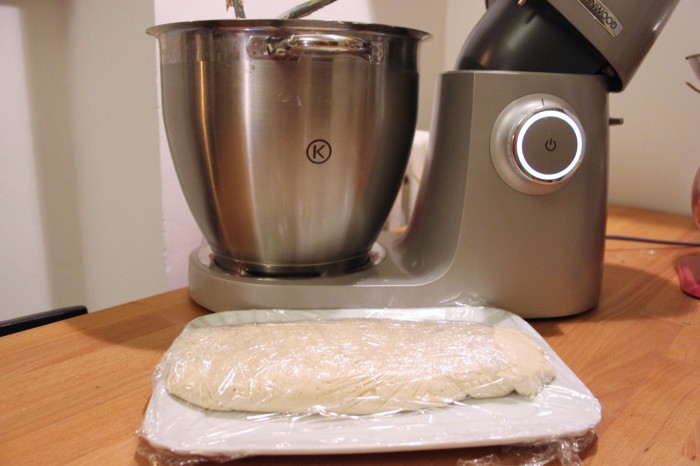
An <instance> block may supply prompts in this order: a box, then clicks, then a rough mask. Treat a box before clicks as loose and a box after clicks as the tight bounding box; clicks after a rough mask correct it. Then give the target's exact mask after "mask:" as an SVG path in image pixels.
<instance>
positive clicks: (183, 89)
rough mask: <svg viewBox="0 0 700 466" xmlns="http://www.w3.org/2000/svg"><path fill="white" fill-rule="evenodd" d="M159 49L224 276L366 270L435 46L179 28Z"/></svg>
mask: <svg viewBox="0 0 700 466" xmlns="http://www.w3.org/2000/svg"><path fill="white" fill-rule="evenodd" d="M148 32H149V33H150V34H152V35H154V36H156V37H157V38H158V40H159V45H160V56H161V81H162V83H161V85H162V98H163V117H164V120H165V127H166V131H167V136H168V141H169V144H170V149H171V152H172V156H173V160H174V163H175V168H176V171H177V174H178V177H179V180H180V184H181V186H182V189H183V191H184V194H185V197H186V199H187V202H188V204H189V207H190V209H191V211H192V213H193V215H194V217H195V219H196V221H197V223H198V225H199V227H200V229H201V230H202V233H203V234H204V236H205V237H206V239H207V241H208V243H209V244H210V246H211V248H212V250H213V251H214V255H215V260H216V262H217V264H219V266H221V267H223V268H224V269H226V270H229V271H239V270H245V271H248V272H251V273H260V274H272V275H287V274H289V275H309V274H310V275H324V274H328V273H334V272H341V271H344V270H346V269H353V268H356V267H360V266H362V265H363V264H364V263H365V262H366V261H368V260H369V251H370V249H371V247H372V244H373V243H374V241H375V240H376V238H377V236H378V235H379V232H380V230H381V227H382V225H383V223H384V221H385V219H386V216H387V215H388V213H389V210H390V209H391V206H392V203H393V200H394V198H395V197H396V194H397V192H398V189H399V187H400V184H401V180H402V177H403V173H404V170H405V166H406V163H407V158H408V155H409V152H410V147H411V141H412V138H413V134H414V129H415V124H416V113H417V90H418V73H417V66H416V62H417V49H418V44H419V41H420V39H421V38H423V37H425V36H426V34H424V33H422V32H420V31H414V30H409V29H403V28H392V27H388V26H379V25H357V24H353V23H337V22H325V21H307V20H290V21H282V20H246V21H239V20H229V21H202V22H192V23H178V24H170V25H164V26H157V27H154V28H151V29H149V30H148Z"/></svg>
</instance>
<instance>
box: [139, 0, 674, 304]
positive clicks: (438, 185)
mask: <svg viewBox="0 0 700 466" xmlns="http://www.w3.org/2000/svg"><path fill="white" fill-rule="evenodd" d="M677 2H678V0H663V1H654V2H633V1H630V0H606V1H605V2H602V1H598V0H526V1H523V0H520V1H517V0H494V1H489V2H487V11H486V14H485V16H484V17H483V18H482V20H481V21H480V22H479V24H478V25H477V26H476V28H475V29H474V31H473V32H472V33H471V34H470V36H469V37H468V39H467V41H466V43H465V45H464V47H463V49H462V51H461V53H460V57H459V60H458V66H457V68H458V70H456V71H450V72H446V73H444V74H442V75H441V76H440V77H439V79H438V82H437V90H436V103H435V109H434V117H433V123H432V128H431V132H430V138H431V143H430V159H429V161H428V163H427V166H426V171H425V173H424V175H423V177H422V182H421V188H420V193H419V196H418V201H417V204H416V207H415V210H414V213H413V215H412V217H411V220H410V223H409V225H408V227H407V229H406V231H405V232H402V233H392V232H387V231H384V232H381V234H380V230H381V227H382V224H383V222H384V220H385V219H386V216H387V214H388V212H389V210H390V208H391V205H392V203H393V201H394V198H395V197H396V194H397V192H398V189H399V187H400V184H401V179H402V176H403V172H404V170H405V167H406V162H407V158H408V154H409V151H410V141H411V138H412V136H413V131H414V129H415V111H416V108H415V107H416V104H415V100H416V96H415V93H416V86H417V72H416V67H415V61H416V48H417V44H418V42H419V40H420V39H421V38H422V37H424V34H423V33H420V32H419V31H412V30H408V29H402V28H390V27H386V26H377V25H357V24H351V23H331V22H321V21H306V20H296V21H287V22H286V21H278V20H271V21H255V20H252V21H238V20H231V21H210V22H196V23H179V24H173V25H165V26H158V27H155V28H152V29H151V30H149V32H150V33H151V34H153V35H155V36H157V37H158V38H159V42H160V46H161V65H162V66H161V72H162V85H163V112H164V118H165V125H166V130H167V133H168V139H169V142H170V146H171V151H172V153H173V158H174V160H175V167H176V170H177V172H178V176H179V178H180V182H181V185H182V187H183V190H184V192H185V195H186V197H187V200H188V203H189V205H190V208H191V210H192V211H193V214H194V216H195V219H196V220H197V222H198V225H199V226H200V228H201V229H202V231H203V233H204V235H205V237H206V239H207V242H208V243H209V245H208V246H206V247H203V248H201V249H199V250H197V251H195V252H194V253H193V254H192V255H191V257H190V292H191V296H192V298H193V299H194V300H195V301H197V302H198V303H200V304H201V305H203V306H204V307H206V308H207V309H210V310H213V311H221V310H234V309H279V308H284V309H324V308H392V307H401V308H410V307H435V306H441V305H442V306H445V305H455V304H460V303H465V302H467V303H473V302H474V301H475V299H476V300H478V301H479V302H485V303H488V304H490V305H493V306H496V307H500V308H503V309H506V310H508V311H511V312H514V313H516V314H519V315H521V316H523V317H554V316H563V315H569V314H575V313H579V312H582V311H585V310H588V309H591V308H593V307H595V306H596V304H597V303H598V300H599V294H600V287H601V279H602V259H603V247H604V237H605V221H606V204H607V183H608V181H607V180H608V125H609V116H608V92H610V91H620V90H622V89H623V88H624V87H625V86H626V85H627V83H628V82H629V80H630V79H631V77H632V75H633V74H634V73H635V71H636V69H637V68H638V66H639V65H640V63H641V61H642V59H643V58H644V56H645V55H646V53H647V52H648V50H649V49H650V47H651V45H652V43H653V41H654V40H655V38H656V37H657V35H658V33H659V32H660V30H661V28H662V27H663V25H664V24H665V23H666V21H667V19H668V17H669V15H670V14H671V12H672V11H673V9H674V8H675V6H676V4H677ZM378 66H383V67H385V68H386V69H384V70H383V71H379V69H378V68H376V67H378ZM314 67H316V68H314ZM382 72H383V73H386V75H385V76H380V75H379V73H382ZM358 96H359V97H358ZM319 115H324V116H323V118H321V119H317V120H314V118H318V116H319ZM231 122H238V123H241V122H242V124H237V125H233V124H230V123H231ZM261 128H262V129H261ZM378 154H379V156H378ZM334 163H335V165H334Z"/></svg>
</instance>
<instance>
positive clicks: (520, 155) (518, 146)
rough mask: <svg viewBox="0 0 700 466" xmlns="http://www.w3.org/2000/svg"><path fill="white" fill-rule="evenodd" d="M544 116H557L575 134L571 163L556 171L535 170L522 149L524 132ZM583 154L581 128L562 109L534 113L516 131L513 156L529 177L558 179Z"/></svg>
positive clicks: (573, 167)
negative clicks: (543, 171)
mask: <svg viewBox="0 0 700 466" xmlns="http://www.w3.org/2000/svg"><path fill="white" fill-rule="evenodd" d="M544 118H558V119H560V120H562V121H564V122H565V123H566V124H568V125H569V126H570V127H571V129H572V130H573V132H574V135H575V136H576V152H575V154H574V158H573V159H572V161H571V163H570V164H569V165H568V166H567V167H566V168H564V169H563V170H561V171H559V172H557V173H542V172H539V171H537V170H535V169H534V168H533V167H532V166H531V165H530V164H529V163H528V161H527V159H525V152H524V150H523V139H525V134H526V133H527V131H528V130H529V129H530V127H531V126H532V125H533V124H535V123H537V122H538V121H540V120H542V119H544ZM582 155H583V134H581V129H580V128H579V125H578V124H577V123H576V121H575V120H574V119H573V118H571V117H570V116H569V115H567V114H566V113H564V111H562V110H544V111H541V112H538V113H536V114H535V115H533V116H531V117H530V118H528V119H527V121H525V123H524V124H523V125H522V127H521V128H520V130H519V131H518V137H517V138H516V140H515V156H516V157H517V162H518V166H520V167H521V168H522V169H523V170H524V171H525V172H527V174H528V175H530V176H531V177H533V178H535V179H538V180H542V181H558V180H561V179H562V178H564V177H565V176H567V175H568V174H569V173H571V172H572V171H573V170H574V169H575V168H576V167H577V166H578V164H579V162H580V160H581V156H582Z"/></svg>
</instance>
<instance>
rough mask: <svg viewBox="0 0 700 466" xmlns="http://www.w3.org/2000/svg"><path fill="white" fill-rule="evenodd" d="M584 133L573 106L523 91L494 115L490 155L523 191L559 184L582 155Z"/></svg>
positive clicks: (545, 189) (554, 187) (538, 191)
mask: <svg viewBox="0 0 700 466" xmlns="http://www.w3.org/2000/svg"><path fill="white" fill-rule="evenodd" d="M584 150H585V134H584V131H583V128H582V126H581V123H580V122H579V120H578V118H577V117H576V114H575V113H574V111H573V110H572V109H571V107H570V106H569V105H568V104H567V103H566V102H564V101H563V100H562V99H560V98H557V97H555V96H551V95H547V94H536V95H530V96H526V97H523V98H521V99H518V100H516V101H515V102H513V103H512V104H510V105H509V106H508V107H506V109H505V110H504V111H503V112H502V113H501V115H500V116H499V117H498V120H497V121H496V125H495V126H494V130H493V133H492V137H491V158H492V160H493V163H494V166H495V168H496V171H497V172H498V174H499V175H500V176H501V178H502V179H503V181H505V182H506V183H507V184H508V185H510V186H511V187H512V188H514V189H517V190H518V191H521V192H524V193H526V194H547V193H550V192H553V191H556V190H557V189H560V188H561V187H562V186H563V185H564V184H565V183H566V182H567V181H568V180H569V179H570V178H571V177H572V176H573V175H574V174H575V173H576V170H578V168H579V166H580V165H581V162H582V160H583V157H584Z"/></svg>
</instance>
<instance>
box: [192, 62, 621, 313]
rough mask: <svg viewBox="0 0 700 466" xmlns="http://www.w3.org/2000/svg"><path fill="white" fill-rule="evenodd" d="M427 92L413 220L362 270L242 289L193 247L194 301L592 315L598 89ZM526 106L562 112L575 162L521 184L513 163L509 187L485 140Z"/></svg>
mask: <svg viewBox="0 0 700 466" xmlns="http://www.w3.org/2000/svg"><path fill="white" fill-rule="evenodd" d="M437 84H438V86H437V90H436V97H437V99H436V104H435V107H436V108H435V112H434V115H435V118H434V121H433V127H432V129H431V151H430V152H431V157H430V160H429V163H428V166H427V167H426V172H425V175H424V176H425V177H426V179H424V180H423V182H422V186H421V192H420V194H419V198H418V201H417V205H416V208H415V212H414V215H413V216H412V220H411V223H410V225H409V227H408V230H407V231H406V232H405V233H403V234H396V233H390V232H384V233H382V235H381V236H380V238H379V241H378V245H377V247H376V248H375V252H374V255H373V262H372V263H371V264H369V265H368V266H367V267H365V268H363V269H361V270H358V271H355V272H352V273H347V274H341V275H335V276H324V277H298V278H284V279H280V278H267V277H252V276H246V275H245V274H244V275H234V274H229V273H227V272H225V271H223V270H222V269H220V268H218V267H217V265H216V264H215V263H214V262H213V261H212V260H211V256H210V254H209V251H208V249H207V248H206V247H205V248H202V249H200V250H197V251H195V252H194V253H193V254H192V255H191V256H190V293H191V296H192V298H193V299H194V300H195V301H196V302H198V303H199V304H201V305H203V306H204V307H206V308H207V309H210V310H213V311H223V310H231V309H251V308H266V309H270V308H287V309H320V308H321V309H322V308H411V307H435V306H447V305H459V304H462V303H468V304H474V303H488V304H489V305H493V306H496V307H501V308H503V309H506V310H509V311H511V312H514V313H516V314H519V315H520V316H523V317H528V318H542V317H554V316H563V315H569V314H576V313H579V312H582V311H585V310H587V309H590V308H592V307H594V306H595V305H596V304H597V303H598V299H599V295H600V286H601V275H602V260H603V247H604V235H605V221H606V203H607V192H606V191H607V171H608V94H607V93H608V84H607V82H606V78H604V77H603V76H599V75H575V74H570V75H569V74H557V73H531V72H528V73H519V72H508V71H452V72H447V73H444V74H443V75H441V76H440V77H439V78H438V83H437ZM528 96H529V97H528ZM528 98H529V99H530V100H531V101H532V102H534V103H535V105H537V102H542V106H543V109H546V108H550V107H551V108H553V109H554V110H562V107H564V109H565V110H566V113H567V114H570V115H572V116H573V117H574V118H575V121H576V123H577V126H580V129H581V134H582V137H583V138H584V142H585V144H583V145H582V153H581V159H580V162H579V163H578V164H577V165H576V167H575V169H574V170H572V171H571V172H570V173H569V174H568V175H567V176H566V177H564V179H562V180H555V181H553V182H549V181H546V182H542V181H537V180H529V179H527V177H526V176H521V175H522V174H521V173H520V174H519V173H518V168H517V167H516V166H515V165H513V166H512V167H511V168H512V170H513V176H511V177H510V179H509V177H508V176H504V173H503V171H504V170H505V171H508V170H509V168H508V167H507V166H506V167H505V168H503V167H502V168H501V170H500V171H499V170H498V169H497V165H498V161H497V160H496V158H497V157H498V155H497V154H498V153H499V152H503V151H505V153H506V155H507V153H508V152H509V149H508V144H510V143H509V142H508V140H507V136H506V140H504V141H500V140H499V138H498V137H497V133H499V132H500V133H506V135H507V134H509V132H510V131H511V129H512V128H513V127H515V126H517V123H518V121H522V118H520V117H521V116H522V115H521V114H522V113H523V112H525V113H527V112H528V111H530V110H531V109H530V108H529V107H527V106H525V107H524V109H523V111H522V112H521V111H516V112H515V117H514V118H515V119H514V120H513V121H510V119H508V118H507V119H506V120H507V121H505V122H504V121H503V114H504V111H506V110H507V109H508V108H510V107H512V104H513V102H517V101H522V100H523V99H525V100H526V101H527V100H528ZM516 110H517V109H516ZM539 110H541V109H535V111H539ZM519 118H520V120H519ZM504 125H505V128H504ZM542 143H543V144H546V143H547V141H542ZM494 145H495V146H499V147H494ZM518 179H519V180H520V181H519V182H518Z"/></svg>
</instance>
